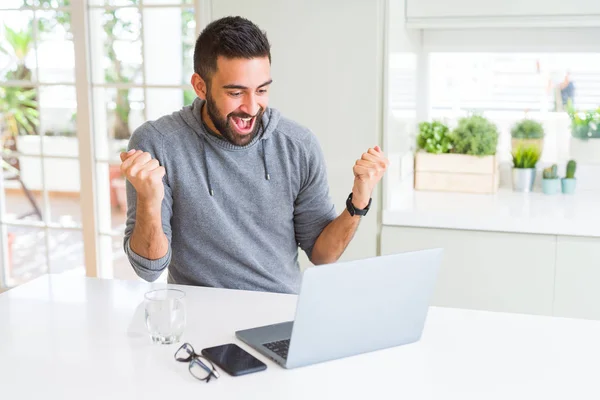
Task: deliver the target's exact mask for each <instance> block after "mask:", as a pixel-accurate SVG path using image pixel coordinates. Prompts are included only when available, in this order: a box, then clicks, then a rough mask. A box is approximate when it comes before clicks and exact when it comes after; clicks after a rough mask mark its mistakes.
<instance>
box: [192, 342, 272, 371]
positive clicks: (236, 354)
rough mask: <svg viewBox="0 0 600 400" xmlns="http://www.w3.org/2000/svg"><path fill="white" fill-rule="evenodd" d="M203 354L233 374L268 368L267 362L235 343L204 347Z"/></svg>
mask: <svg viewBox="0 0 600 400" xmlns="http://www.w3.org/2000/svg"><path fill="white" fill-rule="evenodd" d="M202 355H203V356H204V357H206V358H208V359H209V360H210V361H212V362H213V363H215V364H216V365H217V366H218V367H220V368H221V369H222V370H223V371H225V372H227V373H228V374H229V375H233V376H238V375H244V374H249V373H251V372H257V371H262V370H264V369H266V368H267V365H266V364H265V363H263V362H262V361H260V360H259V359H258V358H256V357H254V356H253V355H252V354H250V353H248V352H247V351H246V350H244V349H242V348H241V347H239V346H238V345H237V344H234V343H229V344H224V345H221V346H215V347H209V348H206V349H202Z"/></svg>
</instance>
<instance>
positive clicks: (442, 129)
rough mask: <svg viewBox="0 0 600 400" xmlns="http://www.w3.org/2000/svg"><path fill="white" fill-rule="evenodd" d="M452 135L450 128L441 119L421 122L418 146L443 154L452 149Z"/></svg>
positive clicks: (430, 151) (429, 151)
mask: <svg viewBox="0 0 600 400" xmlns="http://www.w3.org/2000/svg"><path fill="white" fill-rule="evenodd" d="M452 142H453V140H452V136H451V134H450V130H449V129H448V127H447V126H446V125H444V124H442V123H441V122H439V121H433V122H421V123H420V124H419V136H418V137H417V146H418V147H419V149H423V150H425V151H426V152H428V153H434V154H443V153H449V152H450V150H452V147H453V145H452Z"/></svg>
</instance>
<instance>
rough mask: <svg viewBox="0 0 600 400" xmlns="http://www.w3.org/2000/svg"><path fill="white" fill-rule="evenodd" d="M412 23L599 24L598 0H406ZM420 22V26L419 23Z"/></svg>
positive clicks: (451, 24)
mask: <svg viewBox="0 0 600 400" xmlns="http://www.w3.org/2000/svg"><path fill="white" fill-rule="evenodd" d="M406 21H407V25H408V26H409V27H410V26H412V27H430V28H441V27H449V26H455V27H462V28H464V27H468V26H474V25H478V26H481V24H482V23H485V24H487V27H490V26H502V25H506V26H522V27H531V26H533V25H536V26H574V27H576V26H582V24H583V25H587V26H598V24H599V23H600V1H597V0H570V1H564V0H503V1H498V0H406ZM416 25H418V26H416Z"/></svg>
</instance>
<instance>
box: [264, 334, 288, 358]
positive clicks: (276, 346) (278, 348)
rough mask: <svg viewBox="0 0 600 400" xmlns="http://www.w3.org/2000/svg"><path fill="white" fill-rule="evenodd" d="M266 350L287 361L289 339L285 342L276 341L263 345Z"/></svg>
mask: <svg viewBox="0 0 600 400" xmlns="http://www.w3.org/2000/svg"><path fill="white" fill-rule="evenodd" d="M263 346H265V347H266V348H267V349H269V350H271V351H272V352H273V353H275V354H277V355H278V356H280V357H281V358H283V359H284V360H287V355H288V349H289V348H290V339H286V340H277V341H275V342H270V343H265V344H263Z"/></svg>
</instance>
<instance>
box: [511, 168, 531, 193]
mask: <svg viewBox="0 0 600 400" xmlns="http://www.w3.org/2000/svg"><path fill="white" fill-rule="evenodd" d="M535 173H536V171H535V168H513V170H512V185H513V190H514V191H515V192H531V191H532V190H533V183H534V182H535Z"/></svg>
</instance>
